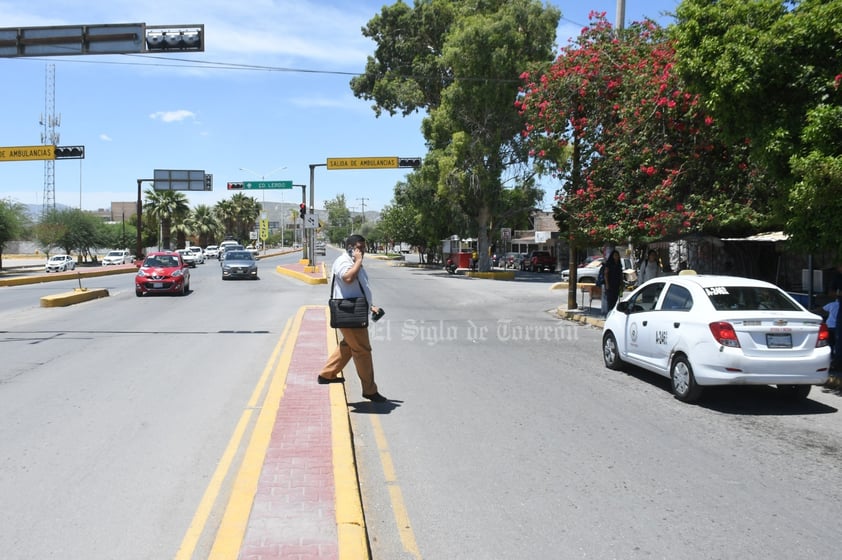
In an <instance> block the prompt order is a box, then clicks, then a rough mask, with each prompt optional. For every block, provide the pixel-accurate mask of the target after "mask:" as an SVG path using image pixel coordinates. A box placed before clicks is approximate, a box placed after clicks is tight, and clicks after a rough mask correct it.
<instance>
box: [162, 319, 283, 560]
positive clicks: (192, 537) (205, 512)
mask: <svg viewBox="0 0 842 560" xmlns="http://www.w3.org/2000/svg"><path fill="white" fill-rule="evenodd" d="M289 328H290V321H287V323H286V325H285V326H284V330H283V332H282V333H281V337H280V339H278V343H277V344H276V345H275V348H274V350H272V354H271V356H270V357H269V361H268V362H267V364H266V366H265V367H264V368H263V373H262V374H261V375H260V379H259V380H258V382H257V386H256V387H255V388H254V391H253V392H252V395H251V398H250V399H249V401H248V405H247V406H246V409H245V410H244V411H243V414H242V415H241V416H240V420H239V422H237V426H236V427H235V428H234V433H233V434H232V436H231V439H230V440H229V442H228V446H227V447H226V448H225V451H224V452H223V454H222V458H221V459H220V460H219V464H218V465H217V466H216V470H215V471H214V473H213V476H212V477H211V480H210V483H209V484H208V487H207V489H206V490H205V493H204V495H203V496H202V499H201V501H200V502H199V506H198V507H197V509H196V513H195V514H194V515H193V520H192V521H191V522H190V526H189V527H188V528H187V532H186V533H185V535H184V538H183V539H182V541H181V546H180V547H179V549H178V552H177V553H176V555H175V560H189V559H190V558H192V557H193V554H194V553H195V551H196V545H197V544H198V542H199V539H200V538H201V535H202V533H203V532H204V530H205V526H206V525H207V522H208V519H209V518H210V515H211V511H212V509H213V506H214V504H215V503H216V501H217V499H218V498H219V493H220V490H221V488H222V483H223V481H224V480H225V478H226V476H228V472H229V471H230V469H231V463H232V462H233V460H234V456H235V455H236V454H237V450H238V449H239V448H240V445H241V444H242V440H243V435H244V434H245V431H246V428H247V427H248V425H249V423H250V422H251V417H252V415H253V414H254V409H255V406H256V405H257V401H258V399H259V398H260V395H261V394H262V393H263V388H264V387H265V386H266V381H267V380H268V379H269V374H270V373H271V372H272V365H273V364H274V363H275V361H276V360H277V358H278V354H279V353H280V351H281V348H282V347H283V345H284V344H285V343H286V340H287V338H288V336H289Z"/></svg>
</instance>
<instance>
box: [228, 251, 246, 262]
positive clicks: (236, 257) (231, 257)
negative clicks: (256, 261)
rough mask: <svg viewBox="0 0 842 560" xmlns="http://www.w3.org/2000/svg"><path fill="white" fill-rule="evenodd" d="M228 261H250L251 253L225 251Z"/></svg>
mask: <svg viewBox="0 0 842 560" xmlns="http://www.w3.org/2000/svg"><path fill="white" fill-rule="evenodd" d="M225 260H226V261H250V260H252V258H251V253H249V252H248V251H225Z"/></svg>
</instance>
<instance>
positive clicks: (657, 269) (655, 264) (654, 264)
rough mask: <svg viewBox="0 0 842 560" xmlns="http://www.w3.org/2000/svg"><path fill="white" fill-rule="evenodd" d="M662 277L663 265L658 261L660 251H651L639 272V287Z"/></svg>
mask: <svg viewBox="0 0 842 560" xmlns="http://www.w3.org/2000/svg"><path fill="white" fill-rule="evenodd" d="M661 275H662V271H661V263H660V262H659V260H658V251H656V250H655V249H649V252H648V253H647V254H646V260H645V261H643V263H642V264H641V265H640V270H638V271H637V285H638V286H640V285H641V284H643V283H644V282H646V281H647V280H651V279H653V278H657V277H658V276H661Z"/></svg>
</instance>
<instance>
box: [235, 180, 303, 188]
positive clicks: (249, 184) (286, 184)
mask: <svg viewBox="0 0 842 560" xmlns="http://www.w3.org/2000/svg"><path fill="white" fill-rule="evenodd" d="M291 188H292V181H243V189H245V190H263V189H291Z"/></svg>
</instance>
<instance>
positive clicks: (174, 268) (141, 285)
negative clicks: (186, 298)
mask: <svg viewBox="0 0 842 560" xmlns="http://www.w3.org/2000/svg"><path fill="white" fill-rule="evenodd" d="M189 291H190V269H189V268H188V265H186V264H185V263H184V261H183V260H182V259H181V255H179V254H178V253H176V252H175V251H159V252H155V253H149V254H148V255H147V256H146V258H145V259H144V260H143V263H142V264H141V265H140V268H139V269H138V271H137V276H135V277H134V293H135V295H137V297H140V296H142V295H144V294H178V295H180V296H183V295H184V294H186V293H187V292H189Z"/></svg>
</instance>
